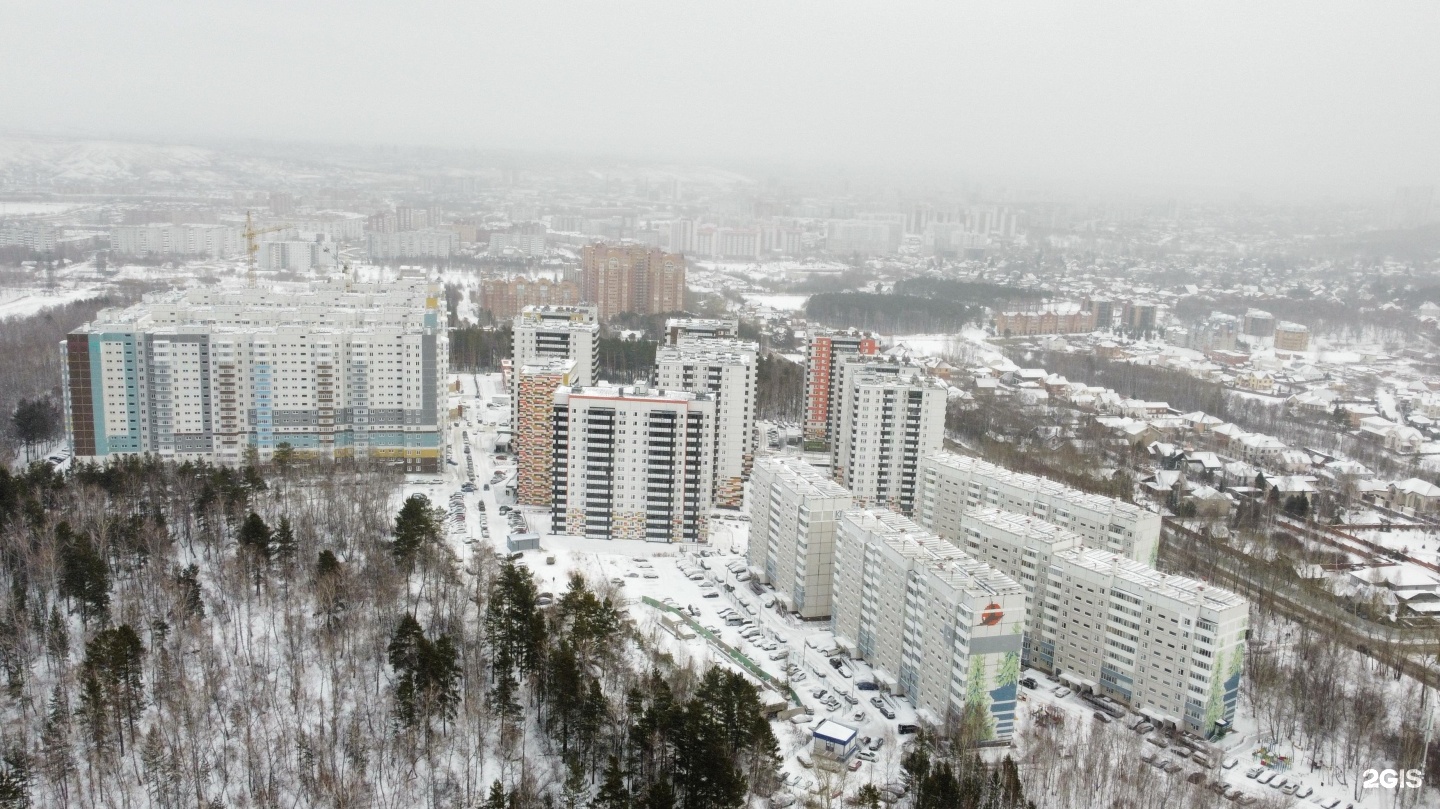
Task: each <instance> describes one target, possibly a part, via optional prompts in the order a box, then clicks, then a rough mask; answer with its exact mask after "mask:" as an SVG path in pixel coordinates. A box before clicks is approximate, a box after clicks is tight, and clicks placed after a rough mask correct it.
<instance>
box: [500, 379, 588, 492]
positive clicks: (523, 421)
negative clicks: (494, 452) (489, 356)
mask: <svg viewBox="0 0 1440 809" xmlns="http://www.w3.org/2000/svg"><path fill="white" fill-rule="evenodd" d="M575 368H576V362H575V360H573V359H554V360H551V361H549V362H547V363H545V364H543V365H522V366H520V367H519V368H517V369H516V378H517V379H518V382H517V383H516V392H515V421H514V424H515V463H516V478H517V484H518V485H517V489H516V499H517V500H518V501H519V503H520V504H521V505H526V506H548V505H550V503H551V487H552V486H553V485H554V483H555V468H554V462H555V429H554V424H553V423H552V420H553V419H554V417H555V391H556V390H558V389H560V388H562V387H571V386H573V385H575Z"/></svg>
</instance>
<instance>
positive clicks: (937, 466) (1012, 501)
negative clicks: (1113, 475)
mask: <svg viewBox="0 0 1440 809" xmlns="http://www.w3.org/2000/svg"><path fill="white" fill-rule="evenodd" d="M922 466H923V474H922V476H921V482H920V495H919V497H918V498H917V499H916V506H915V515H916V519H917V520H918V521H919V522H920V524H921V525H924V526H926V527H927V528H929V529H930V530H932V531H935V532H936V533H938V534H940V535H941V536H945V537H949V538H951V539H954V540H956V541H959V537H960V536H961V533H960V523H961V521H962V517H963V515H964V513H965V510H966V509H971V508H982V507H985V506H989V507H992V508H999V509H1004V510H1005V511H1013V512H1015V513H1017V514H1028V515H1032V516H1035V517H1039V518H1040V519H1042V520H1045V521H1047V522H1051V523H1054V524H1056V525H1058V526H1060V527H1061V528H1068V529H1069V530H1071V531H1074V532H1075V533H1077V534H1079V535H1080V536H1082V537H1084V539H1085V542H1086V543H1088V544H1089V545H1091V546H1092V547H1096V548H1104V549H1105V550H1108V551H1112V552H1114V553H1118V554H1121V555H1123V556H1127V557H1129V558H1131V559H1134V560H1136V561H1139V562H1144V563H1146V564H1154V561H1155V552H1156V549H1157V548H1158V547H1159V545H1160V515H1159V514H1156V513H1154V512H1152V511H1146V510H1145V509H1143V508H1140V507H1139V506H1136V505H1134V504H1131V503H1125V502H1122V501H1120V500H1115V499H1113V498H1110V497H1101V496H1099V495H1094V494H1089V493H1087V492H1082V491H1080V490H1078V489H1072V488H1070V487H1069V486H1065V485H1063V484H1060V483H1056V482H1055V481H1053V480H1048V479H1046V478H1041V477H1036V476H1035V475H1026V474H1023V473H1020V472H1012V471H1010V470H1008V469H1005V468H1004V467H1000V466H996V465H995V464H992V463H987V462H985V461H982V460H980V459H978V458H970V457H966V456H964V455H956V454H955V453H953V452H937V453H934V454H932V455H929V456H927V457H925V459H924V461H923V462H922Z"/></svg>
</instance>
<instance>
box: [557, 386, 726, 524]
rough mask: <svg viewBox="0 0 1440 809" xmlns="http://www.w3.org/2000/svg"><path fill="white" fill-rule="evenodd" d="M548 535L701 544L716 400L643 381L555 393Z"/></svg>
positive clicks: (707, 503) (707, 501)
mask: <svg viewBox="0 0 1440 809" xmlns="http://www.w3.org/2000/svg"><path fill="white" fill-rule="evenodd" d="M553 423H554V435H555V441H554V452H555V455H554V460H553V468H554V470H555V472H554V474H555V481H554V487H553V490H552V500H553V502H552V505H551V512H550V513H551V530H553V531H554V532H555V533H557V534H573V535H576V536H586V537H594V538H597V539H643V540H646V541H649V542H703V541H705V539H706V536H707V526H708V521H709V520H708V514H709V511H710V502H711V493H710V481H711V479H712V477H713V473H712V471H711V464H712V462H713V458H714V455H715V447H714V443H715V400H714V398H712V397H711V396H710V395H709V394H703V393H690V392H688V391H666V390H653V389H651V388H649V387H648V386H646V385H636V386H628V385H627V386H623V387H621V386H611V385H600V386H591V387H578V386H577V387H573V388H571V387H562V388H559V389H558V390H556V392H555V414H554V422H553Z"/></svg>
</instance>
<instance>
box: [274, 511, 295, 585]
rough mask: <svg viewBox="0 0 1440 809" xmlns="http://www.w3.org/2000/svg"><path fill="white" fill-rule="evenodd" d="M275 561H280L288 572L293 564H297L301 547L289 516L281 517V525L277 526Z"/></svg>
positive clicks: (282, 567) (283, 568)
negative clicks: (296, 539)
mask: <svg viewBox="0 0 1440 809" xmlns="http://www.w3.org/2000/svg"><path fill="white" fill-rule="evenodd" d="M274 548H275V561H276V562H277V563H279V565H280V569H281V570H283V571H286V573H287V574H288V572H289V570H290V568H291V566H292V565H294V564H295V556H296V554H297V553H298V552H299V550H300V548H299V546H298V545H297V543H296V541H295V530H294V529H293V528H291V526H290V518H289V517H288V516H285V517H281V518H280V525H279V526H277V527H276V528H275V540H274Z"/></svg>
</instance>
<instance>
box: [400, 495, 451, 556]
mask: <svg viewBox="0 0 1440 809" xmlns="http://www.w3.org/2000/svg"><path fill="white" fill-rule="evenodd" d="M393 534H394V537H395V541H394V543H393V544H392V545H391V546H390V547H391V551H392V552H393V553H394V554H395V562H396V563H397V564H399V565H400V567H401V569H402V570H405V571H409V570H411V569H413V568H414V567H415V560H416V558H417V557H418V556H419V554H420V551H421V549H422V548H424V547H425V546H426V545H428V544H432V543H437V542H439V541H440V539H441V536H442V535H441V531H440V520H439V519H438V518H437V516H436V514H435V510H434V509H433V508H431V507H430V499H429V498H427V497H426V496H425V495H423V494H412V495H411V496H410V497H409V498H407V499H406V500H405V505H403V506H401V507H400V513H399V514H397V515H396V516H395V530H394V532H393Z"/></svg>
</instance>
